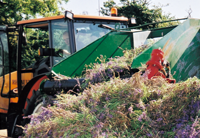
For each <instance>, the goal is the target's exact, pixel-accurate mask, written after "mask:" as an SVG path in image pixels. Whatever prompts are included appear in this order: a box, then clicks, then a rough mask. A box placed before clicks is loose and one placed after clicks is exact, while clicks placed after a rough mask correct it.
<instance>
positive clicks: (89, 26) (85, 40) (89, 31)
mask: <svg viewBox="0 0 200 138" xmlns="http://www.w3.org/2000/svg"><path fill="white" fill-rule="evenodd" d="M101 24H104V25H107V26H109V27H112V28H114V29H115V28H116V27H117V28H118V29H119V28H126V25H123V24H121V23H119V22H109V23H106V22H104V23H102V22H95V23H94V22H88V23H84V22H82V23H81V22H75V23H74V31H75V39H76V50H77V51H78V50H80V49H82V48H83V47H85V46H87V45H88V44H90V43H92V42H93V41H95V40H97V39H98V38H100V37H102V36H104V35H105V34H107V33H108V32H110V29H107V28H101V27H98V26H99V25H101ZM118 26H119V27H118Z"/></svg>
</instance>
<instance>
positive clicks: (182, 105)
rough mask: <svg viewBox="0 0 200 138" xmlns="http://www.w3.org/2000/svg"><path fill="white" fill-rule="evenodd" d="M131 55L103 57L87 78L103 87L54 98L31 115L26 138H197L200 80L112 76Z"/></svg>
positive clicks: (199, 126)
mask: <svg viewBox="0 0 200 138" xmlns="http://www.w3.org/2000/svg"><path fill="white" fill-rule="evenodd" d="M136 51H137V50H135V52H136ZM139 52H140V50H139ZM139 52H138V53H139ZM135 55H136V54H135V53H134V51H125V53H124V57H118V58H112V59H110V60H109V61H108V62H106V61H105V60H104V59H105V58H103V57H101V58H100V60H101V61H102V62H101V64H100V63H99V64H93V65H92V66H93V68H92V69H89V68H88V69H87V71H86V74H85V76H86V77H88V78H89V81H90V82H92V81H93V82H94V81H96V80H95V79H97V80H98V82H101V83H94V84H92V83H91V84H90V85H89V87H88V88H86V89H85V90H84V91H83V92H82V93H81V94H80V95H78V96H73V95H69V94H62V93H61V94H60V95H57V99H56V101H54V106H49V107H47V108H43V110H42V112H40V113H39V114H34V115H31V116H29V118H31V123H30V124H28V125H27V126H26V129H25V130H24V131H25V136H24V137H50V138H51V137H94V138H97V137H102V138H104V137H144V138H151V137H152V138H161V137H175V138H181V137H183V138H188V137H191V138H197V137H199V136H200V122H199V115H200V98H199V94H200V80H199V79H198V78H196V77H193V78H189V79H188V80H187V81H185V82H179V83H176V84H169V83H167V82H166V81H165V80H164V79H163V78H159V77H158V78H155V79H151V80H149V79H147V74H143V75H141V72H138V73H135V74H134V75H132V76H131V77H130V78H126V79H120V78H119V77H113V76H114V75H115V73H116V72H117V73H120V72H121V70H125V69H128V67H129V66H130V64H131V62H132V59H131V58H133V57H134V56H135ZM109 69H110V70H109ZM109 75H110V76H109ZM105 79H106V80H107V81H103V80H105Z"/></svg>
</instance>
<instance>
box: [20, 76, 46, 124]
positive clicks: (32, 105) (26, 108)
mask: <svg viewBox="0 0 200 138" xmlns="http://www.w3.org/2000/svg"><path fill="white" fill-rule="evenodd" d="M44 79H47V77H46V76H43V77H40V78H38V79H37V80H36V81H34V82H33V83H32V86H31V88H29V90H28V93H27V95H26V97H24V98H25V99H24V104H23V110H22V114H23V116H24V117H27V116H28V115H31V114H33V112H36V109H37V110H38V109H39V107H42V106H41V104H42V102H43V99H42V98H43V95H42V93H41V92H40V91H39V90H38V89H39V85H40V83H41V81H42V80H44ZM39 104H40V106H38V105H39ZM29 122H30V119H29V118H24V119H23V120H22V122H21V123H22V125H23V126H25V125H26V124H28V123H29Z"/></svg>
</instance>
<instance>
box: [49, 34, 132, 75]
mask: <svg viewBox="0 0 200 138" xmlns="http://www.w3.org/2000/svg"><path fill="white" fill-rule="evenodd" d="M132 38H133V33H132V32H114V31H113V32H110V33H108V34H107V35H105V36H103V37H101V38H99V39H98V40H96V41H94V42H93V43H91V44H89V45H88V46H86V47H85V48H83V49H81V50H79V51H78V52H76V53H74V54H73V55H71V56H70V57H68V58H67V59H65V60H63V61H61V62H60V63H58V64H57V65H55V66H54V67H53V68H52V70H53V71H54V72H55V73H56V74H62V75H65V76H79V75H81V73H82V71H83V69H84V67H85V65H86V64H87V65H88V64H90V63H94V62H96V61H95V60H96V59H97V57H100V55H103V56H106V57H107V58H110V57H115V56H122V55H123V50H122V49H131V48H132V47H133V44H132Z"/></svg>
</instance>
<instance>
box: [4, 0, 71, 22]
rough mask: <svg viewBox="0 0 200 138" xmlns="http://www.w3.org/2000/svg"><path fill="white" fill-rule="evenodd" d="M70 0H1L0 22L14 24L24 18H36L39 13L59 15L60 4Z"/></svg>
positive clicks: (42, 14) (45, 15)
mask: <svg viewBox="0 0 200 138" xmlns="http://www.w3.org/2000/svg"><path fill="white" fill-rule="evenodd" d="M61 2H68V0H1V1H0V15H1V17H0V24H1V25H3V24H8V25H12V24H14V23H16V22H17V21H21V20H23V19H30V18H35V17H36V16H37V15H39V16H43V17H47V16H52V15H59V14H61V11H59V8H58V4H61Z"/></svg>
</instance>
